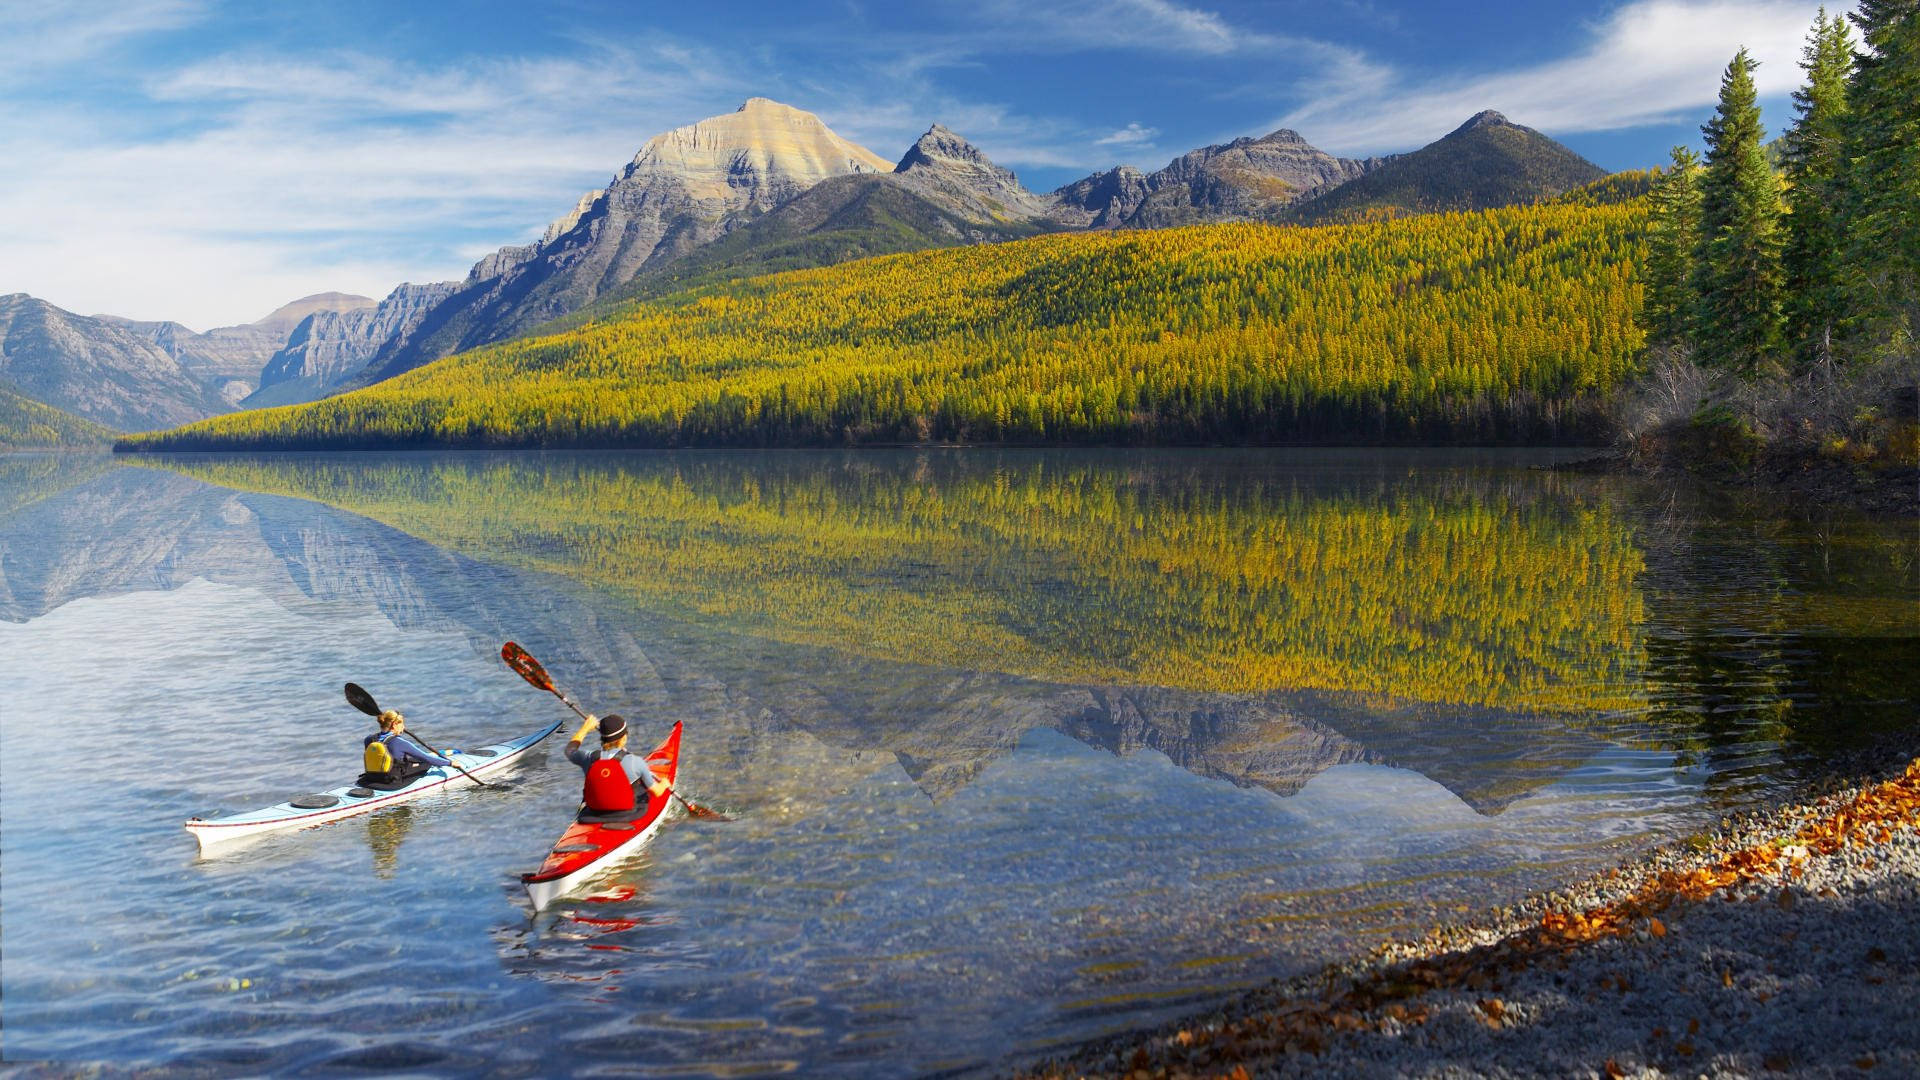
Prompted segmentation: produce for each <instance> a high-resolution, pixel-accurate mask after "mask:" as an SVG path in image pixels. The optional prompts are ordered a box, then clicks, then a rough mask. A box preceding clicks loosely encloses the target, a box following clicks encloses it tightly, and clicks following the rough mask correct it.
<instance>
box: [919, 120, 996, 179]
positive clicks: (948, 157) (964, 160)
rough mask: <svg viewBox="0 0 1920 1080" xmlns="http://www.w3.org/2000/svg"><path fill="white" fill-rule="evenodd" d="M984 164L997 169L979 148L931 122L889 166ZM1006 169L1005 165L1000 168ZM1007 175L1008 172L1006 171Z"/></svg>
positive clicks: (928, 166) (925, 166) (936, 166)
mask: <svg viewBox="0 0 1920 1080" xmlns="http://www.w3.org/2000/svg"><path fill="white" fill-rule="evenodd" d="M982 165H985V166H986V167H988V168H994V169H998V168H999V167H998V166H996V165H994V164H993V162H991V161H989V160H987V155H985V154H983V153H981V152H980V148H979V147H977V146H975V145H973V144H972V143H970V142H968V141H967V140H965V139H963V138H961V137H960V136H959V135H957V134H955V133H954V132H953V130H952V129H950V128H947V127H945V126H943V125H941V124H935V125H933V126H932V127H930V128H928V129H927V133H926V134H925V135H922V136H920V138H919V139H918V140H917V141H915V142H914V144H913V145H912V146H910V147H908V148H907V152H906V153H905V154H904V155H902V156H901V158H900V163H899V164H898V165H895V166H894V167H893V171H894V172H907V171H909V170H911V169H921V168H952V167H955V166H958V167H961V168H978V167H980V166H982ZM999 171H1001V172H1006V170H1005V169H1000V170H999ZM1008 175H1009V176H1011V175H1012V174H1011V173H1008Z"/></svg>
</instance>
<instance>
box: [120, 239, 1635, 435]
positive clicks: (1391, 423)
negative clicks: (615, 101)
mask: <svg viewBox="0 0 1920 1080" xmlns="http://www.w3.org/2000/svg"><path fill="white" fill-rule="evenodd" d="M1644 223H1645V208H1644V203H1643V202H1639V201H1633V202H1628V203H1624V204H1614V205H1594V206H1571V205H1539V206H1530V207H1518V208H1510V209H1503V210H1495V211H1489V212H1484V213H1462V214H1446V215H1435V216H1430V217H1420V218H1410V219H1405V220H1399V221H1393V222H1385V223H1377V224H1365V225H1352V226H1339V227H1329V228H1316V229H1300V228H1282V227H1270V226H1260V225H1246V224H1239V225H1211V226H1199V227H1193V228H1186V229H1176V230H1167V231H1152V232H1146V231H1142V232H1124V233H1097V234H1072V235H1052V236H1043V237H1038V238H1035V239H1031V240H1023V241H1018V242H1013V243H1005V244H993V245H979V246H973V247H963V248H954V249H946V250H938V251H926V252H916V253H909V254H902V255H894V256H887V257H882V258H875V259H869V260H864V261H861V262H857V263H848V264H842V265H839V266H833V267H826V268H820V269H815V270H803V271H795V272H790V273H784V274H779V275H774V276H769V277H761V278H755V279H751V280H746V281H735V282H730V283H725V284H718V285H713V286H709V287H706V288H700V289H695V290H692V291H689V292H684V293H679V294H676V295H673V296H668V297H662V298H656V299H651V300H646V301H642V302H638V303H635V304H633V305H631V306H630V307H627V308H625V309H623V310H621V311H619V312H618V313H616V314H615V315H613V316H610V317H608V318H607V319H606V320H605V321H602V322H597V323H591V324H588V325H585V326H582V327H579V328H576V329H572V330H569V331H567V332H564V333H560V334H555V335H551V336H546V337H539V338H528V339H521V340H518V341H512V342H506V343H502V344H499V345H495V346H490V347H487V348H483V349H479V350H475V351H473V352H471V353H466V354H462V355H460V356H455V357H449V358H447V359H446V360H444V361H441V362H439V363H436V364H433V365H429V366H427V367H424V368H421V369H419V370H417V371H415V372H411V373H409V374H407V375H404V376H401V377H399V378H396V379H393V380H390V381H388V382H385V383H381V384H380V385H378V386H374V387H370V388H368V389H365V390H362V391H359V392H356V393H353V394H348V395H344V396H341V397H338V398H332V399H328V400H325V401H321V402H316V403H313V404H310V405H302V406H294V407H288V408H283V409H273V410H264V411H257V412H244V413H236V414H231V415H227V416H221V417H217V418H214V419H212V420H207V421H203V422H201V423H198V424H193V425H190V426H187V427H183V428H180V429H176V430H174V431H170V432H163V433H157V434H148V435H141V436H133V437H129V438H127V439H125V440H123V441H122V443H121V446H122V448H126V449H139V450H160V449H168V450H197V449H222V448H239V447H247V448H261V449H310V448H349V447H352V448H401V447H424V446H438V447H483V446H494V447H568V446H635V447H666V446H720V445H730V446H798V445H840V444H849V443H851V444H860V443H888V442H929V441H932V442H954V443H979V442H1009V443H1043V442H1046V443H1067V444H1073V443H1081V444H1143V443H1173V444H1195V443H1202V444H1204V443H1227V444H1263V443H1294V442H1334V443H1379V442H1571V441H1586V440H1591V439H1594V438H1597V437H1600V436H1601V435H1602V434H1603V432H1604V430H1605V426H1606V424H1607V418H1606V407H1605V406H1606V401H1607V398H1608V395H1609V394H1610V392H1611V391H1612V390H1613V389H1614V387H1615V386H1616V385H1617V384H1618V383H1619V382H1620V381H1621V380H1622V379H1623V378H1624V377H1626V376H1627V375H1629V374H1630V373H1631V372H1632V371H1633V370H1634V366H1635V363H1636V357H1637V356H1638V354H1639V352H1640V350H1641V348H1642V344H1643V336H1642V334H1641V332H1640V330H1639V328H1638V326H1637V323H1636V318H1635V317H1636V314H1637V312H1638V309H1639V304H1640V284H1639V281H1638V276H1637V275H1638V264H1639V262H1640V260H1641V258H1642V257H1643V253H1644V247H1643V243H1642V237H1641V234H1642V231H1643V228H1644Z"/></svg>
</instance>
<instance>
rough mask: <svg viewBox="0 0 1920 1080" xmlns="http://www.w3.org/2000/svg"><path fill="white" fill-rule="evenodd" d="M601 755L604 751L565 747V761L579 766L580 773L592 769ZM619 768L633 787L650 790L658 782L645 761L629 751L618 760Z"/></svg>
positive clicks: (577, 746)
mask: <svg viewBox="0 0 1920 1080" xmlns="http://www.w3.org/2000/svg"><path fill="white" fill-rule="evenodd" d="M602 753H605V751H593V750H588V749H587V748H586V747H584V746H579V745H572V746H568V747H567V760H568V761H571V762H573V763H574V764H575V765H578V766H580V771H581V772H585V771H587V770H588V769H590V768H592V767H593V763H594V762H595V761H597V760H599V758H600V755H601V754H602ZM620 767H621V768H623V769H625V770H627V780H628V782H629V783H631V784H633V786H634V787H645V788H651V787H653V785H655V784H657V783H659V782H660V781H659V780H658V779H656V778H655V777H654V775H653V770H652V769H649V768H647V759H646V758H644V757H641V756H640V755H639V754H636V753H634V752H632V751H631V750H629V751H628V752H627V756H625V757H623V758H621V759H620Z"/></svg>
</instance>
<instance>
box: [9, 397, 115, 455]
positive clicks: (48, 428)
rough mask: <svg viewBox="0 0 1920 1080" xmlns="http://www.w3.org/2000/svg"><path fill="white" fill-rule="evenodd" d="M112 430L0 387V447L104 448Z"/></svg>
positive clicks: (109, 439) (10, 448)
mask: <svg viewBox="0 0 1920 1080" xmlns="http://www.w3.org/2000/svg"><path fill="white" fill-rule="evenodd" d="M113 436H114V432H113V430H112V429H111V428H106V427H102V426H100V425H99V424H96V423H94V422H93V421H91V420H86V419H83V418H81V417H78V416H75V415H73V414H72V413H70V412H65V411H63V410H60V409H56V408H54V407H53V406H51V405H43V404H41V403H40V402H38V401H35V400H33V399H32V398H29V397H22V396H21V395H19V394H16V393H14V392H13V391H11V390H9V389H7V388H6V387H4V386H0V450H33V449H48V448H54V447H68V446H97V447H99V448H100V449H102V450H105V449H106V448H107V446H108V445H109V444H111V443H112V442H113Z"/></svg>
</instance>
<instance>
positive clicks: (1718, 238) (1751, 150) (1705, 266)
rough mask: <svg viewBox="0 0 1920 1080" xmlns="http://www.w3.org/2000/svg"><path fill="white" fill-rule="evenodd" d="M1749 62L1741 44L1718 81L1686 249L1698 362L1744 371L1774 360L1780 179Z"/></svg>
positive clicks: (1779, 298) (1778, 331)
mask: <svg viewBox="0 0 1920 1080" xmlns="http://www.w3.org/2000/svg"><path fill="white" fill-rule="evenodd" d="M1755 66H1756V65H1755V63H1754V61H1753V59H1752V58H1751V57H1749V56H1748V55H1747V50H1746V49H1744V48H1743V49H1741V50H1740V51H1739V52H1738V53H1736V54H1735V55H1734V58H1733V60H1732V61H1731V62H1729V63H1728V64H1727V71H1726V74H1725V75H1724V76H1723V77H1722V78H1721V80H1720V106H1719V108H1718V110H1717V111H1716V112H1715V113H1714V117H1713V119H1712V120H1709V121H1708V122H1707V124H1706V126H1705V127H1702V128H1701V129H1700V130H1701V133H1702V134H1704V135H1705V136H1706V138H1707V161H1706V170H1705V172H1704V174H1703V175H1702V176H1701V178H1700V242H1699V245H1698V246H1697V248H1696V249H1695V254H1694V290H1695V292H1696V293H1697V294H1698V295H1699V298H1700V307H1699V313H1698V318H1699V323H1698V329H1697V332H1696V334H1695V343H1696V345H1697V346H1698V355H1699V357H1700V361H1701V363H1703V364H1706V365H1708V366H1710V367H1730V368H1734V369H1736V370H1738V371H1740V372H1742V373H1744V374H1748V375H1752V374H1756V373H1758V372H1761V371H1764V370H1767V369H1769V368H1771V367H1773V366H1774V364H1775V362H1776V361H1775V358H1776V357H1777V355H1778V354H1779V352H1780V346H1781V340H1782V327H1781V321H1782V304H1783V300H1784V295H1783V288H1782V285H1783V282H1782V275H1781V269H1780V249H1781V244H1782V239H1783V238H1782V235H1781V229H1780V185H1779V181H1778V180H1777V179H1776V178H1775V177H1774V175H1773V170H1772V169H1771V168H1769V167H1768V165H1767V158H1766V153H1765V152H1764V151H1763V150H1762V149H1761V147H1760V144H1761V139H1762V135H1763V132H1762V131H1761V128H1760V106H1759V105H1758V104H1757V103H1756V101H1755V94H1754V88H1753V69H1754V67H1755Z"/></svg>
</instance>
